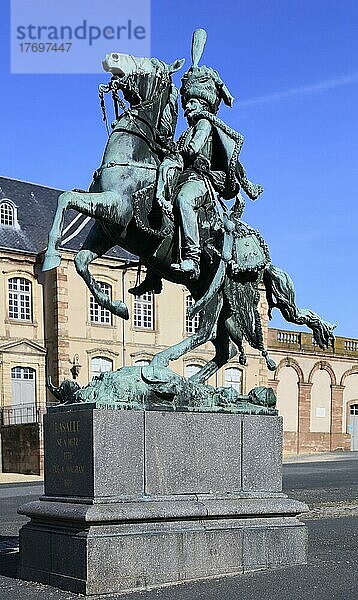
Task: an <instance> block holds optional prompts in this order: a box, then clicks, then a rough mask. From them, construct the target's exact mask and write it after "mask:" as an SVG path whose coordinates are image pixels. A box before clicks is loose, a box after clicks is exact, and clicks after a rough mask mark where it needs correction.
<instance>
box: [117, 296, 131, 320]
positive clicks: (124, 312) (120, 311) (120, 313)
mask: <svg viewBox="0 0 358 600" xmlns="http://www.w3.org/2000/svg"><path fill="white" fill-rule="evenodd" d="M113 308H114V313H115V314H116V315H117V317H121V319H125V320H126V321H128V319H129V312H128V307H127V305H126V304H124V302H121V301H120V300H115V301H114V302H113Z"/></svg>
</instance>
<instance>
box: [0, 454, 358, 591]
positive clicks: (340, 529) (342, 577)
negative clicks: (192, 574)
mask: <svg viewBox="0 0 358 600" xmlns="http://www.w3.org/2000/svg"><path fill="white" fill-rule="evenodd" d="M284 489H285V492H286V493H290V495H291V496H293V497H295V498H297V499H300V500H304V501H306V502H308V503H309V504H310V505H311V507H313V511H312V514H311V518H308V519H307V520H306V522H307V526H308V530H309V560H308V565H306V566H300V567H290V568H285V569H279V570H277V571H271V572H261V573H248V574H246V575H240V576H238V577H230V578H227V579H220V580H212V581H205V582H199V583H195V584H185V585H181V586H177V587H173V588H165V589H162V590H153V591H150V592H142V593H134V594H130V595H121V596H117V595H115V596H106V599H108V600H114V599H117V598H118V600H223V598H224V599H225V600H288V599H289V600H357V598H358V552H357V548H358V511H354V510H353V509H352V510H351V512H350V515H351V516H349V517H346V516H342V515H344V514H345V512H344V509H345V508H346V507H347V506H348V507H351V508H352V507H354V506H356V505H357V506H358V457H357V455H356V456H353V455H349V458H347V459H343V460H337V461H329V462H310V463H291V464H288V465H284ZM41 492H42V487H41V486H39V485H37V484H36V485H34V484H33V485H19V484H18V485H11V486H10V485H8V486H0V508H1V510H0V534H1V535H0V598H1V600H74V599H78V598H79V596H77V595H75V594H71V593H69V592H63V591H59V590H56V589H54V588H51V587H48V586H43V585H39V584H35V583H28V582H22V581H19V580H17V579H15V575H16V568H17V559H18V554H17V552H16V549H17V532H18V529H19V526H21V523H23V522H25V520H26V519H25V518H23V517H20V516H19V515H17V514H16V508H17V506H19V505H20V504H22V503H24V502H28V501H29V500H31V499H34V497H36V496H38V495H39V494H40V493H41ZM333 503H334V504H335V505H336V506H337V507H339V508H340V510H338V511H337V513H336V518H324V516H325V513H324V510H325V509H326V507H327V506H329V505H330V504H333ZM315 510H323V512H322V513H321V514H320V515H318V516H320V517H321V518H312V517H315V516H317V515H315ZM322 517H323V518H322ZM337 517H340V518H337ZM1 549H2V552H1ZM92 598H95V597H92ZM102 598H103V597H102Z"/></svg>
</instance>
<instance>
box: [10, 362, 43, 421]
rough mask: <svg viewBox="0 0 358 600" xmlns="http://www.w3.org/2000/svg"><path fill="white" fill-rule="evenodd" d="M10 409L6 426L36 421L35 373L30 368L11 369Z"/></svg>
mask: <svg viewBox="0 0 358 600" xmlns="http://www.w3.org/2000/svg"><path fill="white" fill-rule="evenodd" d="M11 384H12V407H11V408H9V409H8V413H9V414H8V418H7V419H6V420H7V421H8V423H7V424H9V425H12V424H15V423H34V422H35V421H36V371H35V369H32V368H31V367H21V366H18V367H13V368H12V369H11Z"/></svg>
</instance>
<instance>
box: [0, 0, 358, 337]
mask: <svg viewBox="0 0 358 600" xmlns="http://www.w3.org/2000/svg"><path fill="white" fill-rule="evenodd" d="M2 4H3V7H2V11H3V13H4V14H3V15H2V17H5V18H2V19H1V23H2V25H1V28H2V29H1V35H0V39H1V46H2V48H1V53H0V54H1V57H0V71H1V83H2V93H1V97H0V98H1V100H0V101H1V113H0V114H1V134H2V144H1V150H0V152H1V168H0V173H1V174H2V175H4V176H9V177H15V178H18V179H25V180H29V181H34V182H37V183H43V184H46V185H49V186H55V187H59V188H69V189H70V188H73V187H86V186H88V184H89V182H90V179H91V174H92V172H93V170H94V169H95V168H96V167H97V166H98V164H99V161H100V159H101V153H102V150H103V147H104V144H105V142H106V133H105V129H104V126H103V123H102V121H101V115H100V111H99V105H98V98H97V86H98V83H99V82H105V81H106V80H107V78H108V76H107V75H106V74H103V75H99V76H97V75H10V73H9V60H10V59H9V42H8V27H7V25H6V23H7V22H8V7H7V4H8V0H6V2H3V3H2ZM98 10H103V3H102V2H101V3H100V2H98ZM196 27H204V28H205V29H207V31H208V41H207V45H206V49H205V54H204V58H203V62H204V63H205V64H208V65H210V66H213V67H215V68H217V69H218V70H219V71H220V74H221V76H222V78H223V79H224V81H225V82H226V84H227V86H228V87H229V89H230V91H231V93H232V94H233V95H234V96H235V98H236V100H235V103H234V108H232V109H229V108H223V109H222V110H221V111H220V116H221V117H222V118H223V119H224V120H226V121H227V122H228V123H229V124H231V125H232V126H233V127H234V128H236V129H237V130H239V131H240V132H241V133H243V135H244V136H245V144H244V147H243V150H242V154H241V159H242V162H243V163H244V165H245V166H246V168H247V171H248V174H249V176H250V177H252V179H254V180H255V181H258V182H260V183H262V184H263V185H264V187H265V192H264V194H263V195H262V196H261V197H260V199H259V200H258V201H257V202H255V203H252V202H251V201H249V200H248V201H247V208H246V211H245V220H246V221H247V222H249V223H250V224H251V225H253V226H255V227H256V228H258V229H259V230H260V231H261V232H262V234H263V235H264V237H265V239H266V241H267V242H268V244H269V246H270V249H271V254H272V260H273V262H274V264H277V265H279V266H281V267H283V268H285V269H287V270H288V272H289V273H290V274H291V276H292V278H293V279H294V281H295V284H296V290H297V299H298V302H299V304H300V305H301V306H309V307H310V308H312V309H314V310H316V311H318V312H320V313H321V314H322V315H323V316H324V317H325V318H326V319H328V320H331V321H332V322H335V323H337V325H338V326H337V330H336V333H337V334H338V335H344V336H349V337H358V319H357V302H356V297H357V294H358V285H357V276H356V270H357V262H358V250H357V246H358V236H357V221H358V208H357V183H356V179H357V174H358V168H357V167H358V164H357V163H358V155H357V141H358V121H357V115H356V111H357V107H358V52H357V46H358V41H357V40H358V3H357V2H356V1H353V0H341V1H340V2H338V0H335V1H333V0H301V1H298V0H270V1H267V0H260V1H257V0H251V1H250V2H238V1H237V0H226V1H222V2H221V3H218V2H211V1H210V0H206V1H203V0H196V1H195V2H193V1H192V0H191V1H190V2H189V1H188V0H182V1H181V2H168V1H164V0H153V3H152V31H151V33H152V55H153V56H158V57H159V58H162V59H165V60H167V61H168V62H169V61H172V60H173V59H175V58H178V57H180V58H181V57H185V58H186V59H187V62H190V42H191V35H192V31H193V30H194V29H195V28H196ZM114 45H115V43H114ZM116 49H117V48H116V47H113V48H111V50H113V51H115V50H116ZM98 59H99V60H101V59H102V56H99V57H98ZM180 76H181V74H180V75H178V76H177V78H176V81H177V82H178V83H179V80H180ZM180 126H181V127H183V126H184V122H183V121H181V122H180ZM272 324H273V325H275V326H279V327H281V326H284V327H286V328H291V327H290V326H289V325H285V324H284V322H283V321H282V320H281V319H280V318H275V319H274V321H273V323H272Z"/></svg>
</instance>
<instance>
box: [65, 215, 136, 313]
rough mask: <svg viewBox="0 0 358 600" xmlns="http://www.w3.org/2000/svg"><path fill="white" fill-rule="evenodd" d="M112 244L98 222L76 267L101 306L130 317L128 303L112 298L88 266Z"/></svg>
mask: <svg viewBox="0 0 358 600" xmlns="http://www.w3.org/2000/svg"><path fill="white" fill-rule="evenodd" d="M112 246H113V243H112V242H111V241H110V240H108V238H105V237H104V235H103V230H102V228H101V227H100V226H99V225H98V224H97V223H96V224H95V225H94V226H93V227H92V229H91V231H90V233H89V234H88V236H87V239H86V240H85V242H84V244H83V248H82V249H81V250H80V251H79V252H78V254H76V256H75V261H74V262H75V267H76V270H77V273H78V274H79V275H81V277H82V279H83V280H84V281H85V283H86V285H87V287H88V288H89V290H90V292H91V294H92V296H93V297H94V299H95V300H96V302H97V303H98V304H99V305H100V306H102V307H103V308H106V309H107V310H109V311H110V312H111V313H113V314H114V315H117V317H121V318H122V319H128V318H129V313H128V308H127V305H126V304H125V303H124V302H121V301H120V300H112V299H111V298H110V297H109V296H107V294H106V293H105V292H103V290H102V289H101V286H100V285H99V283H98V282H97V281H96V279H95V278H94V277H93V275H92V273H91V272H90V270H89V268H88V267H89V265H90V264H91V262H93V261H94V260H95V259H96V258H99V257H100V256H103V254H105V253H106V252H107V251H108V250H110V248H112Z"/></svg>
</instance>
